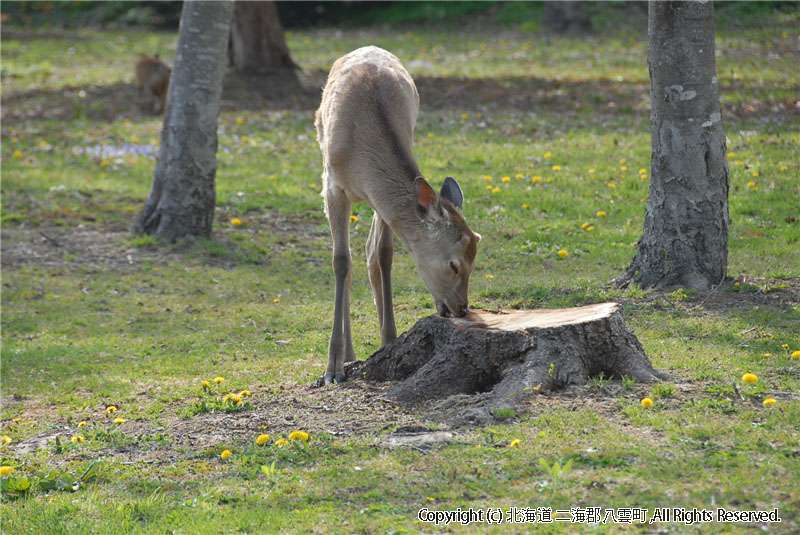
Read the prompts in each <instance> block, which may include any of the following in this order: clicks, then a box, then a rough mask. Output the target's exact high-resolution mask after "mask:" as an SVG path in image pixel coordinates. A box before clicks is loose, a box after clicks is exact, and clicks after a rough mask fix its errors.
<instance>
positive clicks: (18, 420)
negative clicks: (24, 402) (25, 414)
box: [11, 418, 22, 424]
mask: <svg viewBox="0 0 800 535" xmlns="http://www.w3.org/2000/svg"><path fill="white" fill-rule="evenodd" d="M20 420H22V418H11V421H12V422H14V423H15V424H18V423H19V422H20Z"/></svg>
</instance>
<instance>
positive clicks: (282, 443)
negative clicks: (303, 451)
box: [275, 438, 289, 448]
mask: <svg viewBox="0 0 800 535" xmlns="http://www.w3.org/2000/svg"><path fill="white" fill-rule="evenodd" d="M288 443H289V441H287V440H286V439H285V438H279V439H278V440H276V441H275V445H276V446H278V447H279V448H282V447H284V446H285V445H286V444H288Z"/></svg>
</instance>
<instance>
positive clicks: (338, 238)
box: [325, 187, 355, 384]
mask: <svg viewBox="0 0 800 535" xmlns="http://www.w3.org/2000/svg"><path fill="white" fill-rule="evenodd" d="M351 204H352V203H351V202H350V201H349V200H348V199H347V196H346V195H345V194H344V192H343V191H341V190H340V189H338V188H336V187H330V188H328V189H326V191H325V211H326V213H327V215H328V222H329V223H330V226H331V237H332V238H333V275H334V278H335V280H336V297H335V301H334V311H333V331H332V332H331V340H330V345H329V346H328V367H327V369H326V371H325V384H330V383H333V382H336V383H341V382H344V381H345V380H346V378H345V374H344V363H345V361H346V360H348V359H349V360H355V352H354V351H353V341H352V337H351V334H350V281H351V277H352V275H351V266H352V260H351V258H350V228H349V225H350V207H351Z"/></svg>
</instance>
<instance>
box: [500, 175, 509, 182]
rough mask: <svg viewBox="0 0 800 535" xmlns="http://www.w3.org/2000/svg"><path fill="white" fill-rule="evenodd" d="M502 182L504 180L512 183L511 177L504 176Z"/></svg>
mask: <svg viewBox="0 0 800 535" xmlns="http://www.w3.org/2000/svg"><path fill="white" fill-rule="evenodd" d="M502 180H503V182H511V177H510V176H504V177H503V179H502Z"/></svg>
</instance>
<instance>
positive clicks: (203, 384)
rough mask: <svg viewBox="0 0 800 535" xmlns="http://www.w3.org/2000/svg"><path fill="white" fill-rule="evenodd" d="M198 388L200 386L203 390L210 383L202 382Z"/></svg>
mask: <svg viewBox="0 0 800 535" xmlns="http://www.w3.org/2000/svg"><path fill="white" fill-rule="evenodd" d="M200 386H202V387H203V388H208V387H210V386H211V383H209V382H208V381H203V382H202V383H200Z"/></svg>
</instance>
